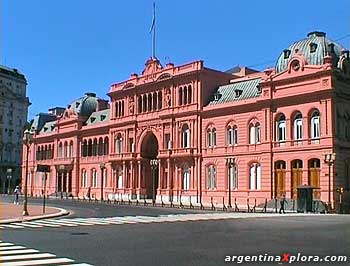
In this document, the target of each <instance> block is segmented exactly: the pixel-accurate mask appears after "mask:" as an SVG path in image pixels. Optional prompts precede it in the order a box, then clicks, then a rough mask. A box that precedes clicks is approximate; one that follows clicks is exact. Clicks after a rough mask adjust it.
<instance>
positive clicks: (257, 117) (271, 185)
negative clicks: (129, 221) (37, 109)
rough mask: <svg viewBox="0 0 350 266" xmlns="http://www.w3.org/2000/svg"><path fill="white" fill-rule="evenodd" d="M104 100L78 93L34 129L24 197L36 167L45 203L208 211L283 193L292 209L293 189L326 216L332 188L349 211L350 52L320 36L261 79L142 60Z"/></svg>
mask: <svg viewBox="0 0 350 266" xmlns="http://www.w3.org/2000/svg"><path fill="white" fill-rule="evenodd" d="M107 95H108V96H109V97H110V100H109V101H107V100H103V99H100V98H98V97H96V95H95V94H93V93H87V94H86V95H85V96H83V97H81V98H79V99H77V100H75V101H73V102H72V103H71V104H69V105H68V107H67V108H65V109H60V108H53V109H51V111H50V114H39V115H37V116H36V117H35V119H34V122H33V124H32V129H33V130H34V131H35V135H34V143H33V144H32V145H31V147H30V156H29V177H28V193H29V194H41V193H42V189H43V183H42V175H43V174H42V173H39V172H37V166H38V165H39V164H44V165H49V166H50V173H49V174H48V179H47V193H48V194H53V193H56V192H63V193H68V194H72V195H74V196H79V197H87V196H88V194H89V193H90V195H91V196H95V197H97V198H100V197H101V193H102V194H103V195H104V197H107V196H109V197H113V195H118V197H123V198H124V199H129V198H131V199H135V198H139V199H142V198H152V197H153V193H154V194H155V195H156V198H157V200H160V199H162V200H163V201H164V202H168V201H179V200H180V197H181V201H182V202H183V203H186V202H189V201H192V202H193V203H195V202H196V203H197V202H202V203H209V202H211V200H213V203H214V204H216V203H220V204H221V203H222V200H224V201H225V202H226V204H227V203H228V198H229V195H231V199H232V202H233V200H234V199H236V200H237V203H239V204H246V202H247V198H249V199H251V200H252V201H253V200H255V199H256V200H257V202H258V203H261V202H264V201H265V199H267V200H270V199H273V198H275V197H280V196H281V195H282V194H283V193H285V194H286V197H287V198H293V199H295V198H296V197H297V187H299V186H301V185H310V186H312V187H314V188H315V189H314V198H316V199H320V200H322V201H324V202H328V201H330V202H332V203H333V204H335V202H338V201H339V196H340V195H339V193H337V192H336V188H338V187H342V188H343V189H344V194H343V201H345V204H348V205H349V201H350V195H349V194H350V190H349V189H350V175H349V172H350V59H349V51H347V50H345V49H344V48H342V47H341V46H340V45H339V44H337V43H335V42H333V41H331V40H329V39H328V38H327V37H326V36H325V34H324V33H322V32H312V33H310V34H308V36H307V38H306V39H303V40H301V41H298V42H295V43H293V44H292V45H291V46H289V47H288V48H287V49H285V50H284V51H283V52H282V53H281V55H280V56H279V58H278V61H277V62H276V66H275V68H272V69H267V70H265V71H263V72H259V71H255V70H252V69H249V68H244V67H243V68H239V67H237V68H234V69H232V70H231V71H230V72H221V71H217V70H213V69H209V68H206V67H205V66H204V64H203V62H202V61H195V62H191V63H189V64H185V65H181V66H174V65H173V64H170V63H169V64H167V65H166V66H164V67H163V66H162V65H161V64H160V62H159V61H158V60H157V59H154V58H151V59H149V60H148V61H147V62H146V64H145V69H144V71H143V72H142V74H140V75H138V74H135V73H133V74H131V76H130V77H129V79H127V80H126V81H123V82H119V83H115V84H112V85H111V87H110V91H109V93H108V94H107ZM25 150H26V149H25V147H24V151H25ZM333 154H336V161H335V163H334V165H333V164H328V163H327V162H326V160H325V156H328V157H327V158H328V159H329V158H330V157H329V156H330V155H333ZM23 158H24V160H25V158H26V157H25V153H24V156H23ZM24 167H25V161H24V162H23V168H24ZM22 172H23V173H25V171H22ZM24 177H25V176H24V174H23V179H24ZM22 183H23V184H24V182H22Z"/></svg>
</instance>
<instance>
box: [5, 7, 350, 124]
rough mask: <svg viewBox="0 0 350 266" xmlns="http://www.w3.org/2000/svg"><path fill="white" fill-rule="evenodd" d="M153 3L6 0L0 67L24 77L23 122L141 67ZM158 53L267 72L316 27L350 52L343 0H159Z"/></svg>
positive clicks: (178, 60)
mask: <svg viewBox="0 0 350 266" xmlns="http://www.w3.org/2000/svg"><path fill="white" fill-rule="evenodd" d="M152 3H153V1H152V0H127V1H121V0H117V1H116V0H99V1H97V0H60V1H47V0H30V1H27V0H2V1H1V58H0V61H1V64H6V65H8V66H10V67H15V68H18V69H19V70H21V71H22V72H23V73H24V74H25V75H26V77H27V80H28V87H27V94H28V96H29V97H30V100H31V102H32V106H31V107H30V110H29V118H31V117H32V116H33V115H34V114H36V113H38V112H41V111H44V112H45V111H47V109H48V108H50V107H53V106H64V107H65V106H67V105H68V104H69V103H70V102H71V101H72V100H74V99H75V98H78V97H80V96H81V95H82V94H83V93H84V92H88V91H89V92H96V93H97V94H98V95H99V96H102V97H104V98H107V96H106V95H105V94H106V93H107V92H108V90H109V85H110V84H112V83H114V82H117V81H122V80H125V79H126V78H128V77H129V75H130V73H132V72H137V73H139V72H141V71H142V69H143V66H144V63H145V61H146V60H147V58H148V57H149V56H150V55H151V35H150V34H149V27H150V24H151V20H152ZM156 5H157V57H158V58H159V59H160V60H161V62H162V63H165V62H168V61H169V60H170V61H171V62H173V63H175V64H183V63H187V62H190V61H193V60H197V59H202V60H204V61H205V65H206V66H207V67H210V68H215V69H218V70H227V69H229V68H231V67H232V66H235V65H237V64H239V65H246V66H254V67H255V68H258V69H264V68H266V67H268V66H273V65H274V60H275V59H276V58H277V57H278V55H279V54H280V52H281V51H282V50H283V49H285V48H286V47H287V46H288V45H289V44H291V43H292V42H294V41H296V40H299V39H302V38H304V37H305V36H306V34H307V33H308V32H310V31H313V30H321V31H325V32H327V35H328V36H329V37H330V38H331V39H334V40H336V39H341V40H339V42H340V43H341V44H342V45H343V46H344V47H346V48H347V49H349V43H350V27H349V26H350V12H349V10H350V3H349V1H347V0H337V1H323V0H309V1H305V0H293V1H286V0H284V1H283V0H267V1H261V0H250V1H246V0H218V1H210V0H176V1H169V0H158V1H156Z"/></svg>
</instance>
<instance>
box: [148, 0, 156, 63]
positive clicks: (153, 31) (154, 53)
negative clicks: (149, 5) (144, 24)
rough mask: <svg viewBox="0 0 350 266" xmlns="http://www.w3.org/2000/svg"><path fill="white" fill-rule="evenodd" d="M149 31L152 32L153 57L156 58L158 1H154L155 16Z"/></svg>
mask: <svg viewBox="0 0 350 266" xmlns="http://www.w3.org/2000/svg"><path fill="white" fill-rule="evenodd" d="M149 32H150V33H151V32H152V58H153V59H155V58H156V2H153V18H152V24H151V28H150V30H149Z"/></svg>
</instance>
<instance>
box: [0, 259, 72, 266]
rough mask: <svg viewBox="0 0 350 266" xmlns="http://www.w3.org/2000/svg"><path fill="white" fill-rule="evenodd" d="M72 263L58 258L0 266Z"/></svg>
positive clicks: (69, 260) (7, 263) (9, 263)
mask: <svg viewBox="0 0 350 266" xmlns="http://www.w3.org/2000/svg"><path fill="white" fill-rule="evenodd" d="M64 262H73V260H71V259H67V258H59V259H56V258H55V259H44V260H28V261H16V262H5V263H1V266H29V265H54V264H55V263H56V264H57V263H64Z"/></svg>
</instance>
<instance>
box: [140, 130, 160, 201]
mask: <svg viewBox="0 0 350 266" xmlns="http://www.w3.org/2000/svg"><path fill="white" fill-rule="evenodd" d="M158 152H159V145H158V140H157V137H156V136H155V135H154V134H153V132H151V131H150V132H148V133H147V135H146V136H145V137H144V139H143V140H142V144H141V158H142V163H141V167H142V168H141V173H142V184H143V186H142V187H143V188H145V190H146V191H145V196H146V198H148V199H152V197H153V187H154V196H155V197H156V195H157V189H158V180H159V171H158V167H159V165H158V167H156V168H153V169H152V167H151V164H150V162H151V160H154V159H157V157H158Z"/></svg>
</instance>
